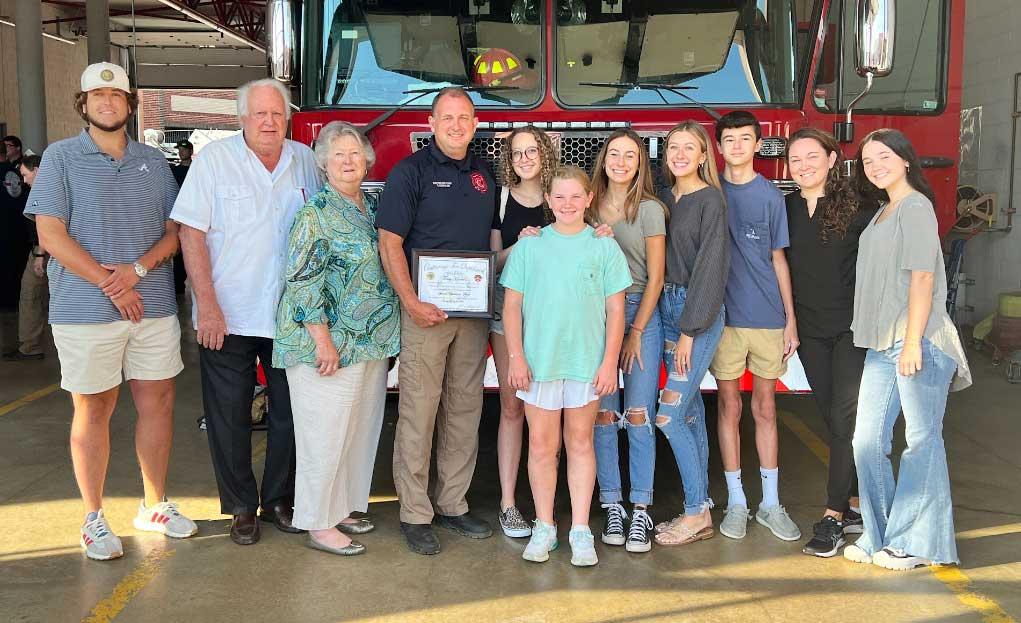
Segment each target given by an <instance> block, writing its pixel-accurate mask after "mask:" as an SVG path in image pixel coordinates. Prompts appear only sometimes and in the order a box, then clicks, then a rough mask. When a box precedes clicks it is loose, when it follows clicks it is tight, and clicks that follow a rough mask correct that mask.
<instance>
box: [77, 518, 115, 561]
mask: <svg viewBox="0 0 1021 623" xmlns="http://www.w3.org/2000/svg"><path fill="white" fill-rule="evenodd" d="M86 519H88V518H86ZM79 543H80V544H81V546H82V548H84V549H85V555H86V556H88V557H89V558H91V559H93V560H112V559H114V558H120V557H121V556H123V555H124V545H122V544H121V540H120V539H119V538H118V537H117V535H116V534H114V533H113V532H112V531H111V530H110V524H108V523H106V517H104V516H103V509H99V511H98V512H97V513H96V518H95V519H93V520H92V521H86V522H85V523H84V524H82V529H81V539H79Z"/></svg>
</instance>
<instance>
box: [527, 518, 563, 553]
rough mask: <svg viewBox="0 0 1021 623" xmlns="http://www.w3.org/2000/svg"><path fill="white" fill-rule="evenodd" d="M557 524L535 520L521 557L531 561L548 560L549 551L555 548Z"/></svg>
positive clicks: (556, 544) (556, 543)
mask: <svg viewBox="0 0 1021 623" xmlns="http://www.w3.org/2000/svg"><path fill="white" fill-rule="evenodd" d="M558 545H559V543H558V542H557V525H556V524H548V523H543V522H541V521H539V520H538V519H536V520H535V527H534V528H532V538H530V539H529V540H528V545H526V546H525V551H524V553H523V554H521V557H522V558H524V559H525V560H530V561H531V562H546V561H547V560H549V553H550V552H552V551H553V550H555V549H556V548H557V546H558Z"/></svg>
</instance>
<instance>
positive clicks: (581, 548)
mask: <svg viewBox="0 0 1021 623" xmlns="http://www.w3.org/2000/svg"><path fill="white" fill-rule="evenodd" d="M568 541H569V542H570V543H571V564H572V565H574V566H575V567H591V566H592V565H594V564H596V563H597V562H599V558H598V557H597V556H596V539H595V537H594V536H592V531H591V530H589V529H588V526H576V527H574V528H571V534H570V536H569V537H568Z"/></svg>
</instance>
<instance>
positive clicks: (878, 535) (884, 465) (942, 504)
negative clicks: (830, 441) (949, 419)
mask: <svg viewBox="0 0 1021 623" xmlns="http://www.w3.org/2000/svg"><path fill="white" fill-rule="evenodd" d="M903 346H904V343H903V341H899V342H897V343H895V344H894V345H893V346H892V347H890V348H888V349H886V350H884V351H875V350H872V349H869V351H868V354H866V355H865V372H864V374H863V375H862V378H861V391H860V392H859V394H858V418H857V422H856V424H855V431H854V440H853V442H852V446H853V447H854V460H855V465H857V468H858V492H859V495H860V496H861V511H862V517H863V518H864V520H865V532H864V534H862V536H861V538H859V539H858V541H857V545H858V547H861V548H862V549H863V550H865V552H867V553H868V554H875V553H876V552H878V551H879V550H881V549H883V548H884V547H891V548H896V549H902V550H904V551H906V552H907V553H908V554H911V555H913V556H921V557H923V558H928V559H929V560H931V561H932V562H934V563H940V564H948V563H957V562H958V559H957V544H956V543H955V542H954V516H953V504H952V502H951V500H950V476H949V474H948V473H947V455H946V449H945V448H944V447H943V414H944V412H945V410H946V406H947V393H948V392H949V391H950V381H951V379H953V376H954V372H955V371H956V369H957V365H956V363H955V362H954V360H953V359H951V358H950V357H949V356H947V355H946V354H945V353H943V351H941V350H940V349H938V348H936V347H935V346H933V345H932V343H930V342H929V340H926V339H924V338H923V339H922V369H921V371H919V372H916V373H915V374H914V375H912V376H901V375H900V374H899V373H898V372H897V359H898V358H899V357H900V353H901V349H902V348H903ZM902 409H903V412H904V437H905V441H906V442H907V448H906V449H905V450H904V453H903V454H901V458H900V469H899V474H898V476H899V478H897V479H896V480H894V477H893V465H892V463H891V462H890V452H891V450H892V447H891V446H892V441H893V426H894V423H895V422H896V421H897V417H898V415H899V414H900V412H901V410H902Z"/></svg>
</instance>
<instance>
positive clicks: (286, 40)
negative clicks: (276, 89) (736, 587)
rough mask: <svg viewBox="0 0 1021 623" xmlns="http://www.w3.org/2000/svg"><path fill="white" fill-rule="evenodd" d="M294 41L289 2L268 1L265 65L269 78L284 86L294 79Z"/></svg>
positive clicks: (292, 9)
mask: <svg viewBox="0 0 1021 623" xmlns="http://www.w3.org/2000/svg"><path fill="white" fill-rule="evenodd" d="M295 39H296V33H295V24H294V7H293V6H292V3H291V0H269V1H268V2H267V3H266V40H267V44H268V45H267V46H266V61H267V62H266V64H267V65H268V66H269V73H270V76H272V77H273V78H276V79H277V80H279V81H281V82H283V83H285V84H290V83H291V81H293V80H294V79H295V75H294V50H295Z"/></svg>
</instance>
